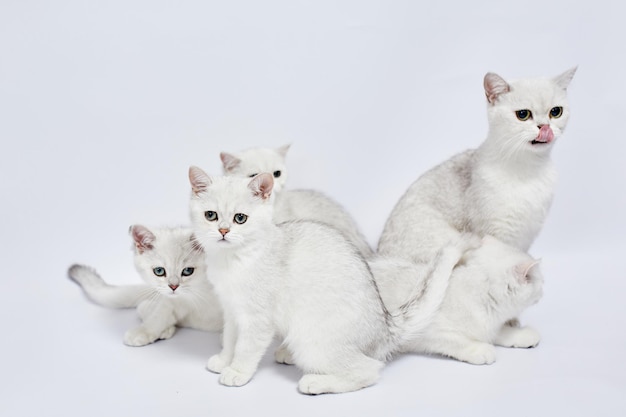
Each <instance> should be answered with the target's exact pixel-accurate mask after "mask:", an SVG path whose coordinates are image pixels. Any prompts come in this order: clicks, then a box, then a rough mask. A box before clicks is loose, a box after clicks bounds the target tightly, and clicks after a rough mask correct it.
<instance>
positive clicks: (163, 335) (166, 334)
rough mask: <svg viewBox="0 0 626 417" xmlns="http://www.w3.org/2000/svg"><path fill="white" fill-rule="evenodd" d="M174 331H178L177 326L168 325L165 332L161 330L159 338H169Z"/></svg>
mask: <svg viewBox="0 0 626 417" xmlns="http://www.w3.org/2000/svg"><path fill="white" fill-rule="evenodd" d="M174 333H176V326H171V327H168V328H167V329H165V330H163V332H161V335H160V336H159V339H162V340H165V339H169V338H170V337H172V336H174Z"/></svg>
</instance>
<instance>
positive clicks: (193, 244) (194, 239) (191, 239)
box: [189, 235, 204, 252]
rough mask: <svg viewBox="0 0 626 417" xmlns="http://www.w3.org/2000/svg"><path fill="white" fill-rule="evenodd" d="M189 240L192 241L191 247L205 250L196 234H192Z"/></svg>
mask: <svg viewBox="0 0 626 417" xmlns="http://www.w3.org/2000/svg"><path fill="white" fill-rule="evenodd" d="M189 241H190V242H191V247H192V249H193V250H194V251H196V252H204V248H203V247H202V245H201V244H200V242H198V240H197V239H196V236H195V235H191V237H190V238H189Z"/></svg>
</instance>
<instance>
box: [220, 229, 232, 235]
mask: <svg viewBox="0 0 626 417" xmlns="http://www.w3.org/2000/svg"><path fill="white" fill-rule="evenodd" d="M219 232H220V233H221V234H222V236H226V233H228V232H230V229H219Z"/></svg>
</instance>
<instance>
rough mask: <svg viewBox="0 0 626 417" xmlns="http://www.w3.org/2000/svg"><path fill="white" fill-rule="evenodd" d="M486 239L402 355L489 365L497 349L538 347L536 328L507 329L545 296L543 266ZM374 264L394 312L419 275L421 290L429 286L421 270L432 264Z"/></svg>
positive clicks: (458, 270)
mask: <svg viewBox="0 0 626 417" xmlns="http://www.w3.org/2000/svg"><path fill="white" fill-rule="evenodd" d="M483 240H484V243H483V245H482V246H481V247H479V248H478V249H476V250H473V251H470V252H468V253H467V254H466V255H465V256H464V257H463V260H462V261H461V263H460V264H459V265H457V266H456V268H455V269H454V271H453V272H452V276H451V277H450V281H449V284H448V289H447V291H446V295H445V298H444V300H443V302H442V303H441V305H440V307H439V309H438V311H437V312H436V313H435V314H434V315H433V316H432V321H431V322H430V324H429V325H428V326H427V327H426V328H425V329H424V330H423V331H422V332H421V333H420V334H419V336H418V337H415V338H413V339H412V340H409V341H408V342H407V343H406V344H405V345H404V346H402V347H400V348H399V350H400V351H402V352H416V353H436V354H441V355H445V356H449V357H452V358H455V359H458V360H461V361H465V362H469V363H472V364H490V363H493V362H494V361H495V359H496V352H495V348H494V345H500V346H505V347H521V348H528V347H534V346H536V345H537V344H538V343H539V339H540V337H539V333H538V332H537V331H535V330H534V329H532V328H530V327H521V328H520V327H510V326H508V325H505V322H507V321H509V320H511V319H513V318H515V317H517V316H518V315H519V314H520V313H521V312H522V311H523V310H525V309H526V308H527V307H529V306H530V305H532V304H535V303H536V302H537V301H539V299H540V298H541V295H542V285H543V277H542V275H541V272H540V271H539V267H538V263H539V262H538V261H536V260H534V259H533V258H531V257H530V256H529V255H527V254H526V253H525V252H521V251H520V250H518V249H516V248H513V247H512V246H509V245H506V244H504V243H502V242H500V241H498V240H497V239H495V238H493V237H490V236H487V237H485V238H484V239H483ZM402 262H404V264H403V263H402ZM370 266H371V268H372V272H373V274H374V276H375V277H376V282H377V284H378V288H379V290H380V293H381V296H382V298H383V301H384V302H385V305H386V306H387V307H388V308H389V309H390V310H393V309H394V308H397V306H399V305H401V304H402V303H404V302H406V294H407V293H408V292H409V291H412V290H413V288H414V287H415V282H414V279H415V278H416V277H417V278H419V279H420V281H419V282H418V286H419V287H427V286H428V283H426V282H424V280H423V279H421V278H420V277H423V276H425V275H426V274H424V272H422V271H423V270H424V269H427V268H428V267H427V266H424V265H417V264H413V263H412V262H408V261H399V260H387V259H382V260H378V261H374V262H370ZM411 277H413V279H411Z"/></svg>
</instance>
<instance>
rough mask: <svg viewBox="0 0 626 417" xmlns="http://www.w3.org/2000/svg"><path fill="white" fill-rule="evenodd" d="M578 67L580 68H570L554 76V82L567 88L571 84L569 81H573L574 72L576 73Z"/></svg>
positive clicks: (564, 88)
mask: <svg viewBox="0 0 626 417" xmlns="http://www.w3.org/2000/svg"><path fill="white" fill-rule="evenodd" d="M577 69H578V66H576V67H574V68H570V69H568V70H567V71H565V72H564V73H563V74H560V75H557V76H556V77H554V78H553V80H554V82H555V83H556V85H558V86H559V87H561V88H562V89H563V90H567V87H568V86H569V83H570V82H571V81H572V78H574V74H576V70H577Z"/></svg>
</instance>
